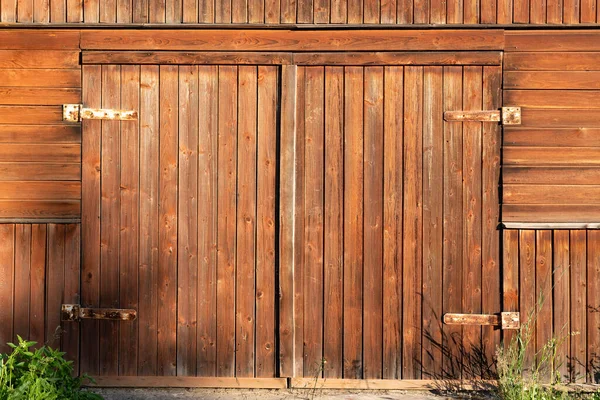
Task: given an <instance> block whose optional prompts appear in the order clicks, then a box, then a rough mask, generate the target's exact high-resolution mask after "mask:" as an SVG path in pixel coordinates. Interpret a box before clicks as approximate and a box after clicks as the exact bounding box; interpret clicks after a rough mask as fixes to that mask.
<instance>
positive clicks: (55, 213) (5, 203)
mask: <svg viewBox="0 0 600 400" xmlns="http://www.w3.org/2000/svg"><path fill="white" fill-rule="evenodd" d="M79 217H81V202H80V201H79V200H0V218H28V219H38V218H40V219H46V218H52V219H53V218H68V219H71V218H79Z"/></svg>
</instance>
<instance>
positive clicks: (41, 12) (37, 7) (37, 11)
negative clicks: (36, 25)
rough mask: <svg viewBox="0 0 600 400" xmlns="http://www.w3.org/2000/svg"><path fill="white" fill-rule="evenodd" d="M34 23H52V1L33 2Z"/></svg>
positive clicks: (36, 0)
mask: <svg viewBox="0 0 600 400" xmlns="http://www.w3.org/2000/svg"><path fill="white" fill-rule="evenodd" d="M33 22H46V23H47V22H50V0H33Z"/></svg>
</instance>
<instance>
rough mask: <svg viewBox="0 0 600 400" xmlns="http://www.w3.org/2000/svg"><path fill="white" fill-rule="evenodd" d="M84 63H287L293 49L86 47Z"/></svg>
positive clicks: (290, 59)
mask: <svg viewBox="0 0 600 400" xmlns="http://www.w3.org/2000/svg"><path fill="white" fill-rule="evenodd" d="M81 63H82V64H143V65H146V64H152V65H159V64H161V65H165V64H177V65H240V64H244V65H245V64H248V65H286V64H291V63H292V54H291V53H282V52H231V51H223V52H220V51H192V52H190V51H84V52H83V53H82V54H81Z"/></svg>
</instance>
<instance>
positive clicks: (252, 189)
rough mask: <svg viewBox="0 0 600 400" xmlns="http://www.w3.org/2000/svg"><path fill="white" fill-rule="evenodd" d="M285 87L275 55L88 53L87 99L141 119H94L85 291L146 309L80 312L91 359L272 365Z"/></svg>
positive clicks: (105, 363)
mask: <svg viewBox="0 0 600 400" xmlns="http://www.w3.org/2000/svg"><path fill="white" fill-rule="evenodd" d="M278 87H279V67H277V66H250V65H246V66H212V65H200V66H198V65H188V66H177V65H168V66H167V65H160V66H158V65H85V66H84V68H83V102H84V106H86V107H95V108H100V107H103V108H112V109H128V110H139V119H138V120H137V121H89V120H86V121H84V122H83V210H82V212H83V213H82V227H83V228H82V230H83V232H82V249H83V251H82V254H83V260H82V292H81V303H82V306H87V307H111V308H132V309H136V310H137V319H136V320H135V321H133V322H131V321H120V322H113V321H92V320H83V321H82V322H81V324H82V335H81V371H82V372H86V373H89V374H92V375H95V376H111V377H114V376H117V375H122V376H156V375H157V376H173V375H178V376H208V377H216V376H218V377H274V376H275V369H276V361H275V352H276V349H275V346H276V337H275V330H276V315H275V303H276V301H275V290H276V287H275V256H276V252H275V245H276V241H275V234H276V221H277V216H276V213H275V210H276V205H275V201H276V196H275V190H276V166H277V154H276V151H277V149H276V146H277V139H276V137H277V120H278V118H277V112H278V108H277V107H278V101H279V100H278V98H279V89H278ZM114 382H120V383H121V384H127V381H113V383H114ZM145 382H146V384H148V385H150V386H153V385H156V384H160V381H152V380H147V381H145ZM129 383H131V382H129Z"/></svg>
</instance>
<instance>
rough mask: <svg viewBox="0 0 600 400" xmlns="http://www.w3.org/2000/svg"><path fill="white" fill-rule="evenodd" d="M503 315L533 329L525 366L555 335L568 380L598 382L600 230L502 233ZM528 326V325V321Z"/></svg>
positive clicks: (516, 231) (599, 346) (562, 373)
mask: <svg viewBox="0 0 600 400" xmlns="http://www.w3.org/2000/svg"><path fill="white" fill-rule="evenodd" d="M503 235H504V240H503V253H504V310H506V311H511V310H520V312H521V316H522V321H524V322H525V323H528V324H529V326H530V327H531V333H532V335H531V346H529V348H528V351H527V354H526V361H525V363H526V364H527V365H531V364H532V362H533V360H534V358H535V355H534V354H535V353H536V352H539V351H540V350H541V349H542V347H543V345H544V344H545V343H547V342H548V341H549V340H550V339H551V338H552V337H553V336H554V337H556V338H559V339H560V340H559V347H558V358H557V363H556V366H557V367H558V369H559V371H560V373H561V375H562V376H563V377H566V379H567V380H568V379H571V380H575V381H585V380H587V381H588V382H594V383H599V382H600V351H599V349H600V231H598V230H587V231H586V230H506V231H504V233H503ZM527 321H529V322H527Z"/></svg>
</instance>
